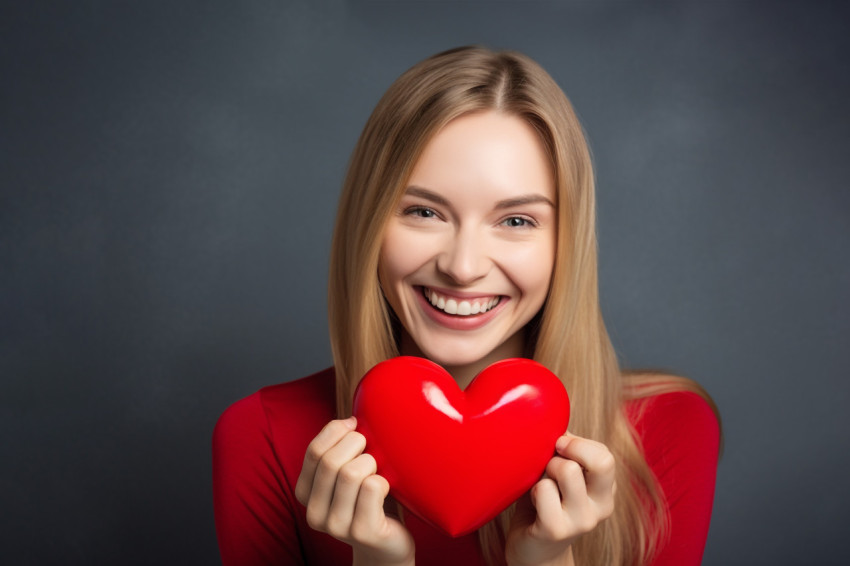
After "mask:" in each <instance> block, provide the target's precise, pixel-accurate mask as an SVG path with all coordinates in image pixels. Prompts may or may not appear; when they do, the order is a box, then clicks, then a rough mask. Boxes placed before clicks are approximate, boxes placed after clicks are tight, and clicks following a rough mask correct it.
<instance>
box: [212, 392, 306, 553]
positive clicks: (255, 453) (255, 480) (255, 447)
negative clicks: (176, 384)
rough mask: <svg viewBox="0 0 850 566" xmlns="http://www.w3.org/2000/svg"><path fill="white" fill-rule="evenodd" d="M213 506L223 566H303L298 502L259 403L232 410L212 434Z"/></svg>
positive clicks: (257, 396) (243, 402) (246, 403)
mask: <svg viewBox="0 0 850 566" xmlns="http://www.w3.org/2000/svg"><path fill="white" fill-rule="evenodd" d="M212 453H213V506H214V510H215V525H216V534H217V536H218V544H219V550H220V552H221V558H222V563H223V565H224V566H237V565H239V566H260V565H271V564H294V565H298V564H304V558H303V552H302V550H301V547H300V542H299V537H298V533H297V532H296V520H295V516H294V513H293V505H294V504H295V502H294V497H293V495H292V494H291V493H290V490H289V488H288V486H287V485H286V482H285V481H284V480H283V470H282V468H281V465H280V462H279V460H278V458H277V457H276V455H275V452H274V445H273V439H272V438H271V431H270V428H269V425H268V420H267V418H266V414H265V412H264V409H263V406H262V402H261V397H260V394H259V393H255V394H254V395H251V396H250V397H247V398H245V399H242V400H241V401H237V402H236V403H234V404H233V405H231V406H230V407H229V408H228V409H227V410H226V411H225V412H224V413H223V414H222V416H221V417H220V418H219V420H218V423H217V424H216V427H215V431H214V432H213V445H212Z"/></svg>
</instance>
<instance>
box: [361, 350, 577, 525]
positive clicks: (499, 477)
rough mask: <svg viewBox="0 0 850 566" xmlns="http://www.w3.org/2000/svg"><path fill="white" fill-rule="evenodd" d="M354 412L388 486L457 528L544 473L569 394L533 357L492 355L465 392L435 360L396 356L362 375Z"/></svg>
mask: <svg viewBox="0 0 850 566" xmlns="http://www.w3.org/2000/svg"><path fill="white" fill-rule="evenodd" d="M354 416H356V417H357V430H358V431H360V432H361V433H362V434H363V435H364V436H365V437H366V451H367V452H368V453H370V454H371V455H372V456H374V458H375V460H376V461H377V463H378V473H379V474H380V475H382V476H384V477H385V478H386V479H387V481H389V483H390V486H391V487H390V489H391V493H392V495H393V496H394V497H395V498H396V499H397V500H398V501H399V502H401V504H402V505H404V506H405V507H406V508H407V509H408V510H410V511H412V512H413V513H416V514H417V515H418V516H420V517H421V518H422V519H424V520H425V521H427V522H429V523H431V524H432V525H434V526H436V527H438V528H440V529H442V530H443V531H445V532H446V533H448V534H449V535H451V536H455V537H456V536H461V535H464V534H467V533H469V532H472V531H474V530H476V529H478V528H479V527H481V526H482V525H484V524H485V523H487V522H488V521H489V520H490V519H492V518H493V517H495V516H496V515H498V514H499V513H500V512H501V511H503V510H504V509H505V508H506V507H508V505H510V504H511V503H513V502H514V501H516V500H517V499H518V498H519V497H520V496H521V495H522V494H523V493H525V492H526V491H528V489H530V488H531V486H533V485H534V484H535V483H536V482H537V481H538V480H539V479H540V477H541V475H542V474H543V471H544V470H545V468H546V464H547V463H548V462H549V460H550V459H551V458H552V456H553V454H554V450H555V440H556V439H557V438H558V437H559V436H560V435H562V434H563V433H564V432H565V431H566V429H567V424H568V422H569V418H570V401H569V398H568V397H567V392H566V391H565V390H564V386H563V385H562V384H561V381H560V380H559V379H558V378H557V377H556V376H555V375H554V374H553V373H552V372H550V371H549V370H548V369H546V368H545V367H544V366H542V365H541V364H538V363H537V362H534V361H531V360H526V359H518V358H515V359H509V360H502V361H500V362H497V363H495V364H493V365H491V366H489V367H488V368H486V369H485V370H483V371H482V372H481V373H480V374H478V376H476V378H475V379H474V380H473V381H472V383H470V385H469V386H468V387H467V388H466V390H465V391H461V390H460V388H459V387H458V386H457V383H456V382H455V381H454V379H453V378H452V377H451V375H449V374H448V372H446V370H444V369H443V368H442V367H440V366H439V365H437V364H435V363H433V362H431V361H428V360H426V359H424V358H416V357H408V356H402V357H398V358H393V359H390V360H387V361H385V362H381V363H380V364H378V365H376V366H375V367H374V368H372V369H371V370H370V371H369V372H368V373H367V374H366V375H365V376H364V377H363V379H362V380H361V381H360V384H359V385H358V386H357V390H356V391H355V393H354Z"/></svg>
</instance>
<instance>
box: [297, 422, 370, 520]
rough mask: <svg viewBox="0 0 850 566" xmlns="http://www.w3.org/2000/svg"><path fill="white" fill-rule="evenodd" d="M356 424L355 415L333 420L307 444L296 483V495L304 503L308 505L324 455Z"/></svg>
mask: <svg viewBox="0 0 850 566" xmlns="http://www.w3.org/2000/svg"><path fill="white" fill-rule="evenodd" d="M356 426H357V422H356V420H355V419H354V417H350V418H348V419H345V420H335V421H331V422H329V423H328V424H326V425H325V427H324V428H323V429H322V430H321V431H320V432H319V434H317V435H316V437H315V438H314V439H313V440H312V441H311V442H310V444H309V445H308V446H307V452H306V454H305V455H304V463H303V464H302V466H301V473H300V474H299V475H298V481H297V482H296V484H295V497H296V498H297V499H298V501H300V502H301V504H302V505H307V500H308V499H309V497H310V492H311V491H312V490H313V478H314V477H315V475H316V468H317V467H318V465H319V461H320V460H321V459H322V456H324V454H325V452H327V451H328V450H329V449H330V448H331V447H332V446H334V445H336V443H338V442H339V441H340V440H341V439H342V437H343V436H345V435H346V434H347V433H348V432H350V431H352V430H354V428H355V427H356Z"/></svg>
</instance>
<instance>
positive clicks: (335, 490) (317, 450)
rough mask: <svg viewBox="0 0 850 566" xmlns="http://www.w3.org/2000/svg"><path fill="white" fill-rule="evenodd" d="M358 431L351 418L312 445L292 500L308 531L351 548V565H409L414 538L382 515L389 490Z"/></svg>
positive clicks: (336, 423)
mask: <svg viewBox="0 0 850 566" xmlns="http://www.w3.org/2000/svg"><path fill="white" fill-rule="evenodd" d="M356 426H357V421H356V420H355V418H354V417H350V418H348V419H345V420H337V421H331V422H330V423H328V424H327V425H326V426H325V428H323V429H322V431H321V432H320V433H319V434H318V435H317V436H316V438H314V439H313V441H312V442H310V445H309V446H308V447H307V454H306V455H305V456H304V465H303V466H302V468H301V475H299V476H298V482H297V483H296V484H295V496H296V497H297V498H298V501H300V502H301V503H302V504H303V505H304V506H305V507H307V524H309V525H310V527H312V528H313V529H316V530H317V531H322V532H325V533H328V534H329V535H331V536H332V537H334V538H336V539H339V540H341V541H343V542H345V543H348V544H350V545H351V546H352V548H353V551H354V564H374V565H377V564H382V565H383V564H387V565H389V564H413V560H414V559H413V556H414V545H413V538H412V537H411V536H410V533H409V532H407V529H405V528H404V526H402V524H401V523H399V522H398V521H396V520H395V519H392V518H389V517H387V516H386V515H385V514H384V500H385V499H386V497H387V494H388V493H389V490H390V486H389V483H388V482H387V480H386V479H384V478H383V477H381V476H379V475H377V473H376V472H377V466H376V464H375V459H374V458H373V457H372V456H370V455H369V454H364V453H363V449H364V448H366V439H365V438H364V436H363V435H362V434H360V433H359V432H356V431H355V430H354V429H355V427H356Z"/></svg>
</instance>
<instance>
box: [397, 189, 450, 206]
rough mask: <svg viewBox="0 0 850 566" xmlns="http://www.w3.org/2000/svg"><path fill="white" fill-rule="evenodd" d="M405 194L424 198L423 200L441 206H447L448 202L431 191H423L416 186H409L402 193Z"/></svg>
mask: <svg viewBox="0 0 850 566" xmlns="http://www.w3.org/2000/svg"><path fill="white" fill-rule="evenodd" d="M404 192H405V194H408V195H411V196H414V197H419V198H424V199H425V200H430V201H431V202H433V203H436V204H441V205H443V206H449V201H447V200H446V199H444V198H443V197H441V196H440V195H438V194H437V193H435V192H433V191H429V190H428V189H423V188H422V187H417V186H416V185H411V186H409V187H407V190H405V191H404Z"/></svg>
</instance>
